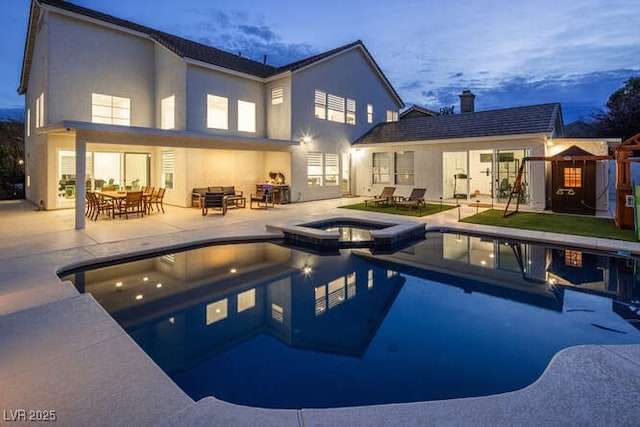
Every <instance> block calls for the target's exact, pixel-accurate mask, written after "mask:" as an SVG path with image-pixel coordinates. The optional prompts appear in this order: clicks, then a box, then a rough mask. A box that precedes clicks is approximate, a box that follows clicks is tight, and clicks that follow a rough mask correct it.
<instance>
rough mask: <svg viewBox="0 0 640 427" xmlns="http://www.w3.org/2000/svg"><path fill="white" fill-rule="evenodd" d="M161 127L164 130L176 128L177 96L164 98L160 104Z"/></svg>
mask: <svg viewBox="0 0 640 427" xmlns="http://www.w3.org/2000/svg"><path fill="white" fill-rule="evenodd" d="M160 127H161V128H162V129H175V128H176V96H175V95H171V96H167V97H166V98H163V99H162V101H161V102H160Z"/></svg>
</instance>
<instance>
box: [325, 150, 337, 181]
mask: <svg viewBox="0 0 640 427" xmlns="http://www.w3.org/2000/svg"><path fill="white" fill-rule="evenodd" d="M339 182H340V155H339V154H336V153H325V154H324V180H323V183H324V185H325V186H327V187H335V186H337V185H338V183H339Z"/></svg>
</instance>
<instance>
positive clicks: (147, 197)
mask: <svg viewBox="0 0 640 427" xmlns="http://www.w3.org/2000/svg"><path fill="white" fill-rule="evenodd" d="M100 194H101V195H102V197H106V198H107V199H112V200H113V201H114V204H116V205H117V206H118V207H120V205H121V204H122V201H123V200H126V198H127V191H102V192H100ZM152 196H153V194H152V193H142V200H143V203H144V211H145V213H149V211H150V206H151V197H152Z"/></svg>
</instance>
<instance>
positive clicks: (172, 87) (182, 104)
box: [154, 44, 187, 130]
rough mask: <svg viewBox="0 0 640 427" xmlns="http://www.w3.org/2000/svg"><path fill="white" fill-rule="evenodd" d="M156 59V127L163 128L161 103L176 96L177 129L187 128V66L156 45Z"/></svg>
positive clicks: (171, 53)
mask: <svg viewBox="0 0 640 427" xmlns="http://www.w3.org/2000/svg"><path fill="white" fill-rule="evenodd" d="M154 53H155V55H154V57H155V75H156V79H155V97H156V103H155V123H156V125H155V127H160V126H161V123H162V122H161V117H160V116H161V111H162V110H161V102H162V100H163V99H164V98H167V97H169V96H172V95H173V96H175V129H178V130H184V129H186V126H187V111H186V106H187V66H186V64H185V62H184V61H183V60H182V59H181V58H180V57H179V56H177V55H176V54H174V53H173V52H171V51H169V50H168V49H166V48H165V47H163V46H161V45H159V44H156V46H155V48H154Z"/></svg>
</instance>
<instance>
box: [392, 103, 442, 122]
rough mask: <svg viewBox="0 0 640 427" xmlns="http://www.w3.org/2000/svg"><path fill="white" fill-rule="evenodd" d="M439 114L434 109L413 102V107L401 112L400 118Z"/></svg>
mask: <svg viewBox="0 0 640 427" xmlns="http://www.w3.org/2000/svg"><path fill="white" fill-rule="evenodd" d="M437 115H438V113H436V112H435V111H433V110H429V109H428V108H424V107H421V106H419V105H415V104H413V105H412V106H411V107H409V108H407V109H406V110H404V111H403V112H402V113H400V120H405V119H415V118H419V117H434V116H437Z"/></svg>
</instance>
